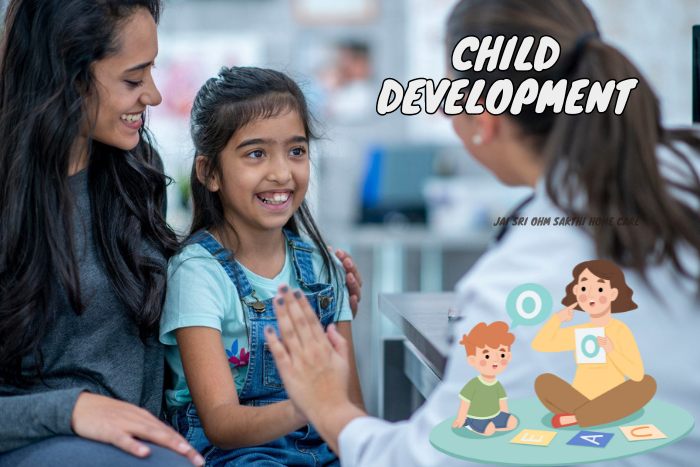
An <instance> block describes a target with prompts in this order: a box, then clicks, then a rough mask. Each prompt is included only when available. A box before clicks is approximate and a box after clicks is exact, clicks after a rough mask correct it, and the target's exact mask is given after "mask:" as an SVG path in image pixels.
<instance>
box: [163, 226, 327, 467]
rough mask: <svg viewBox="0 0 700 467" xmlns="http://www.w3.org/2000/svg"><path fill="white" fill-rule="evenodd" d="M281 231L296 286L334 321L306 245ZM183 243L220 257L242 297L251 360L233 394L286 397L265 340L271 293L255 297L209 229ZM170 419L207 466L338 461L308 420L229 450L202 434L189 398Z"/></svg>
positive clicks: (253, 399) (247, 401)
mask: <svg viewBox="0 0 700 467" xmlns="http://www.w3.org/2000/svg"><path fill="white" fill-rule="evenodd" d="M284 234H285V237H286V240H287V244H288V245H289V248H288V254H289V253H290V252H291V255H292V264H293V267H294V272H295V275H296V279H297V281H298V282H299V284H300V285H301V291H302V292H303V293H304V295H305V296H306V299H307V300H308V302H309V303H310V304H311V307H312V308H313V310H314V311H315V312H316V315H317V316H318V317H319V320H320V321H321V324H322V325H323V327H324V328H325V327H327V326H328V325H329V324H330V323H332V322H333V320H334V316H335V302H336V300H335V294H334V291H333V287H332V286H331V285H330V284H322V283H319V282H317V279H316V275H315V274H314V270H313V263H312V261H311V258H312V254H313V249H312V248H311V246H309V245H308V244H306V243H304V242H302V241H301V239H300V238H299V237H298V236H296V235H295V234H293V233H292V232H290V231H287V230H285V231H284ZM188 243H199V244H200V245H201V246H203V247H204V248H205V249H206V250H207V251H208V252H209V253H210V254H211V255H212V256H214V257H215V258H216V259H217V260H218V261H219V263H220V264H221V265H222V266H223V268H224V270H225V271H226V274H227V275H228V277H229V278H230V279H231V280H232V281H233V284H234V285H235V286H236V289H237V290H238V295H239V297H241V302H242V304H243V309H244V310H245V313H246V322H247V325H248V336H249V340H250V342H249V344H250V347H249V348H250V361H249V363H248V371H247V375H246V379H245V383H244V384H243V387H242V388H241V389H240V391H239V394H238V399H239V401H240V404H241V405H248V406H263V405H267V404H272V403H274V402H279V401H283V400H286V399H288V397H287V393H286V391H285V390H284V386H283V384H282V380H281V378H280V375H279V373H278V372H277V367H276V366H275V362H274V360H273V358H272V354H271V353H270V350H269V349H268V347H267V343H266V342H265V334H264V329H265V326H268V325H269V326H273V327H274V328H275V330H277V329H278V327H277V320H276V318H275V314H274V311H273V308H272V301H273V299H272V298H270V299H268V300H264V301H260V300H258V297H256V296H255V295H254V289H253V287H252V286H251V285H250V282H249V281H248V278H247V277H246V275H245V273H244V272H243V269H242V268H241V266H240V265H239V264H238V262H236V261H235V260H233V259H232V258H231V256H230V254H229V253H228V252H227V251H226V250H225V249H224V248H223V247H222V246H221V245H220V244H219V242H218V241H217V240H216V239H215V238H214V237H213V236H212V235H211V234H210V233H209V232H207V231H200V232H198V233H196V234H194V236H193V237H192V238H191V239H190V241H189V242H188ZM172 424H173V426H174V427H175V429H176V430H178V431H179V432H180V434H182V435H183V436H184V437H185V438H186V439H187V441H188V442H189V443H190V444H192V446H193V447H194V448H195V449H197V450H198V451H199V452H200V453H201V454H202V455H203V456H204V458H205V460H206V465H207V466H227V467H228V466H249V465H255V466H258V465H260V466H268V465H269V466H273V465H304V466H320V465H324V466H325V465H340V463H339V461H338V458H337V457H336V456H335V454H334V453H333V452H332V451H331V450H330V449H329V448H328V446H327V445H326V444H325V442H324V441H323V440H322V439H321V437H320V436H319V434H318V433H317V432H316V430H315V429H314V427H313V426H311V425H310V424H307V425H306V426H305V427H302V428H300V429H299V430H296V431H293V432H291V433H289V434H287V435H285V436H282V437H280V438H278V439H276V440H273V441H271V442H269V443H266V444H263V445H259V446H251V447H244V448H237V449H232V450H223V449H219V448H217V447H215V446H213V445H212V443H211V442H210V441H209V440H208V439H207V437H206V435H205V434H204V429H203V428H202V424H201V422H200V420H199V417H198V415H197V411H196V409H195V407H194V403H192V402H190V403H189V404H187V405H186V406H184V407H181V408H180V409H178V410H177V412H175V413H174V414H173V416H172Z"/></svg>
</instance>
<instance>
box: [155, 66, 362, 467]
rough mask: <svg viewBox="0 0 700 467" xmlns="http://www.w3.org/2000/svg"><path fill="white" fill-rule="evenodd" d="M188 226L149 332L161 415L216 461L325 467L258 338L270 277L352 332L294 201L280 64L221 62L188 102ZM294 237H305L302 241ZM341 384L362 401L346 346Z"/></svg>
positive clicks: (300, 205) (299, 123)
mask: <svg viewBox="0 0 700 467" xmlns="http://www.w3.org/2000/svg"><path fill="white" fill-rule="evenodd" d="M192 137H193V140H194V146H195V150H196V157H195V161H194V165H193V170H192V180H191V183H192V192H193V202H194V220H193V225H192V228H191V235H190V238H189V240H188V242H187V246H185V247H184V248H183V249H182V250H181V251H180V253H179V254H178V255H177V256H176V257H174V258H173V259H172V260H171V262H170V265H169V282H168V291H167V296H166V302H165V310H164V316H163V319H162V321H161V331H160V333H161V341H162V342H163V343H165V344H166V345H168V346H169V347H168V349H167V350H166V357H167V360H168V363H169V365H170V367H171V368H172V370H173V374H174V382H173V389H172V390H170V391H167V393H166V398H167V402H168V406H169V408H170V410H171V412H172V413H173V417H172V420H173V424H174V426H175V427H176V428H177V429H178V430H179V431H180V432H181V433H182V434H183V435H186V436H187V439H188V440H189V441H190V442H191V443H192V444H193V446H195V448H197V449H198V450H199V451H200V452H201V453H202V454H204V455H205V457H206V459H207V461H208V462H211V463H213V464H216V465H219V463H221V464H222V465H223V464H224V463H225V464H226V465H239V464H240V465H252V464H253V463H255V462H259V461H263V460H266V461H268V462H270V463H272V464H280V465H318V464H317V463H320V464H321V465H330V464H334V463H337V458H336V456H335V455H334V454H333V453H332V452H331V451H330V450H329V448H328V446H327V445H326V444H325V443H324V442H323V441H322V440H321V438H320V437H319V435H318V433H317V432H316V431H315V429H314V428H313V427H312V426H311V425H309V424H308V422H307V420H306V418H305V417H304V416H302V415H301V413H300V412H298V411H297V410H296V408H295V406H294V405H293V404H292V403H291V402H290V401H289V400H288V399H287V395H286V392H285V389H284V386H283V384H282V381H281V379H280V376H279V374H278V372H277V368H276V367H275V364H274V362H273V359H272V355H271V354H270V352H269V350H268V349H267V345H266V344H265V338H264V333H263V331H264V328H265V326H267V325H272V326H276V320H275V316H274V312H273V307H272V299H273V297H274V296H275V295H276V293H277V291H278V287H280V286H281V285H282V284H289V285H290V286H292V287H294V288H298V289H300V290H301V291H303V294H304V295H305V296H306V298H307V300H308V301H309V302H310V303H311V304H312V306H313V308H314V311H315V313H316V317H317V318H318V319H319V320H320V322H321V323H322V324H323V326H324V327H326V326H328V325H330V324H331V323H337V329H338V331H339V332H340V333H341V334H343V335H344V336H345V337H346V338H347V339H351V331H350V320H351V319H352V314H351V311H350V303H349V300H348V297H347V292H346V289H345V284H344V280H343V275H342V274H341V269H340V268H339V265H337V264H336V263H335V262H334V261H333V260H332V257H331V255H330V254H329V253H328V251H327V248H326V246H325V244H324V242H323V240H322V238H321V235H320V234H319V232H318V229H317V227H316V225H315V223H314V221H313V219H312V217H311V214H310V212H309V209H308V207H307V205H306V202H305V201H304V197H305V195H306V191H307V188H308V184H309V170H310V167H309V141H310V139H311V137H312V132H311V129H310V125H309V114H308V110H307V106H306V102H305V100H304V96H303V94H302V93H301V91H300V89H299V88H298V86H297V85H296V84H295V83H294V82H293V81H292V80H291V79H289V78H288V77H287V76H285V75H284V74H282V73H279V72H276V71H273V70H265V69H259V68H238V67H234V68H230V69H229V68H224V69H222V71H221V72H220V73H219V75H218V76H217V77H215V78H211V79H210V80H208V81H207V82H206V83H205V84H204V86H203V87H202V88H201V89H200V91H199V93H198V94H197V97H196V99H195V102H194V106H193V109H192ZM302 235H303V236H304V237H302ZM348 364H349V365H350V367H351V368H352V372H351V373H352V378H350V383H349V386H350V387H349V391H350V393H351V394H352V395H353V400H354V402H355V403H356V404H357V405H360V406H361V405H362V397H361V394H360V387H359V382H358V379H357V372H356V370H355V362H354V357H353V355H352V352H350V354H349V357H348Z"/></svg>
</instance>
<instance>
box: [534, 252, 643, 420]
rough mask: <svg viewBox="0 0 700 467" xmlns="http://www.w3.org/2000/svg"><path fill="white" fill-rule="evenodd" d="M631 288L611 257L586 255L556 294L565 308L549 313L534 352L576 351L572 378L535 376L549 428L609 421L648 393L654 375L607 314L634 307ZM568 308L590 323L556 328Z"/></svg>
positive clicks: (628, 334)
mask: <svg viewBox="0 0 700 467" xmlns="http://www.w3.org/2000/svg"><path fill="white" fill-rule="evenodd" d="M632 293H633V292H632V289H630V288H629V287H628V286H627V284H626V283H625V276H624V274H623V272H622V270H621V269H620V268H619V267H618V266H617V265H616V264H615V263H613V262H611V261H607V260H592V261H586V262H583V263H580V264H578V265H577V266H576V267H575V268H574V270H573V280H572V282H571V283H570V284H569V285H567V287H566V297H564V299H563V300H562V303H563V304H564V305H566V308H564V309H562V310H560V311H559V312H557V313H555V314H553V315H552V317H551V318H550V319H549V320H548V321H547V322H546V323H545V324H544V325H543V326H542V329H540V331H539V333H538V334H537V335H536V336H535V338H534V340H533V341H532V348H533V349H535V350H537V351H539V352H565V351H575V352H576V363H577V367H576V374H575V376H574V381H573V383H572V384H569V383H567V382H566V381H564V380H562V379H561V378H559V377H558V376H555V375H553V374H550V373H547V374H543V375H540V376H538V377H537V379H536V381H535V392H536V393H537V397H538V398H539V400H540V401H541V402H542V404H543V405H544V406H545V407H546V408H547V409H549V410H550V411H551V412H552V413H554V417H553V418H552V422H551V423H552V426H553V427H554V428H560V427H564V426H572V425H579V426H581V427H589V426H594V425H602V424H605V423H610V422H613V421H616V420H619V419H621V418H623V417H626V416H627V415H630V414H632V413H634V412H636V411H638V410H639V409H641V408H642V407H644V406H645V405H646V404H647V402H649V401H650V400H651V398H652V397H653V396H654V394H655V392H656V381H655V380H654V378H652V377H651V376H649V375H645V374H644V365H643V363H642V357H641V355H640V354H639V350H638V349H637V343H636V342H635V340H634V336H633V335H632V332H631V331H630V330H629V328H628V327H627V326H626V325H625V324H624V323H623V322H622V321H619V320H617V319H613V318H612V313H623V312H626V311H630V310H634V309H635V308H637V304H636V303H634V301H632ZM574 310H582V311H585V312H586V313H588V316H589V318H590V323H587V324H582V325H576V326H569V327H564V328H562V327H561V325H562V324H563V323H565V322H568V321H571V319H572V318H573V314H574Z"/></svg>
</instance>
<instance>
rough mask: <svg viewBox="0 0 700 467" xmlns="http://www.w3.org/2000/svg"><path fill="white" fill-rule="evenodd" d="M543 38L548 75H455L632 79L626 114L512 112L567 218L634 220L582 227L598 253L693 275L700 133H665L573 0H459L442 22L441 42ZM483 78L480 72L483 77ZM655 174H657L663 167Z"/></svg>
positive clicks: (631, 69) (618, 56)
mask: <svg viewBox="0 0 700 467" xmlns="http://www.w3.org/2000/svg"><path fill="white" fill-rule="evenodd" d="M495 34H503V35H506V36H512V35H523V34H527V35H533V36H535V37H536V38H539V37H542V36H545V35H546V36H551V37H553V38H555V39H556V40H557V41H558V42H559V44H560V46H561V56H560V58H559V60H558V61H557V64H555V66H554V67H552V68H551V70H550V72H549V73H541V74H539V75H538V74H537V73H526V72H522V71H514V70H505V71H499V70H496V71H494V72H492V73H478V72H474V71H471V70H470V71H468V72H462V73H459V76H458V77H460V78H468V79H471V80H473V79H475V78H476V77H477V76H476V75H477V74H478V75H479V76H478V78H481V79H486V81H487V86H488V85H489V84H490V83H492V82H493V81H495V80H497V79H504V78H505V79H510V80H512V81H513V82H514V83H516V84H517V83H520V82H522V81H524V80H525V79H528V78H535V79H537V80H538V81H543V80H545V79H567V80H568V81H569V82H571V81H574V80H577V79H583V78H585V79H588V80H590V81H591V82H595V81H600V82H602V83H605V82H607V81H609V80H624V79H627V78H631V77H634V78H638V79H639V82H638V84H637V87H636V88H635V89H634V90H633V91H632V92H631V93H630V95H629V100H628V102H627V106H626V108H625V110H624V112H623V113H622V114H621V115H615V113H614V112H613V109H614V105H611V106H610V107H609V108H608V109H607V111H605V112H597V111H596V112H592V113H588V114H586V113H581V114H578V115H566V114H564V113H560V114H555V113H553V112H546V113H539V114H538V113H535V112H534V108H533V107H534V106H532V105H531V106H529V108H527V107H525V108H524V109H523V112H521V113H520V114H518V115H510V116H509V117H510V118H512V119H513V120H514V121H515V122H516V123H517V124H518V126H519V127H520V128H521V129H522V132H523V141H524V143H526V144H531V145H532V146H533V148H534V149H535V151H536V152H537V153H539V154H541V156H542V157H544V158H545V167H546V189H547V192H548V194H549V196H550V197H551V198H552V200H553V201H554V203H555V204H556V205H557V206H559V207H560V208H561V209H562V210H563V211H564V212H565V213H566V214H567V215H570V216H586V217H588V218H591V217H600V218H613V219H620V218H623V219H628V220H630V221H633V222H634V223H635V225H633V226H629V225H617V222H613V225H609V224H605V225H598V226H590V227H589V226H587V228H589V229H590V233H591V235H592V236H593V238H594V241H595V245H596V249H597V254H598V256H599V257H601V258H609V259H612V260H614V261H615V262H616V263H618V264H620V265H623V266H626V267H630V268H632V269H634V270H636V271H638V272H639V273H641V274H642V276H644V269H645V268H646V266H648V265H650V264H656V263H659V262H661V261H667V260H668V261H671V263H672V264H673V266H674V268H675V269H676V270H677V271H679V272H680V273H682V274H684V275H686V276H691V275H692V274H694V272H693V271H689V270H688V269H687V267H686V266H684V264H683V262H682V261H681V258H680V255H679V248H678V247H679V246H681V245H682V246H689V247H691V248H692V250H694V252H695V254H698V253H699V252H700V214H699V213H698V205H699V204H700V178H699V177H698V173H697V167H698V166H699V165H700V164H698V154H700V138H699V135H698V133H697V132H694V131H692V130H676V131H669V130H665V129H664V128H663V127H662V126H661V115H660V110H659V103H658V100H657V98H656V96H655V95H654V92H653V91H652V90H651V88H650V86H649V84H648V83H647V81H646V80H645V78H644V77H643V76H642V74H641V73H640V72H639V70H638V69H637V68H636V67H635V66H634V65H633V64H632V63H631V62H630V61H629V60H628V59H627V58H626V57H625V56H624V55H623V54H622V53H620V52H619V51H618V50H617V49H615V48H614V47H612V46H611V45H609V44H607V43H606V42H604V41H603V40H602V39H601V38H600V36H599V33H598V29H597V26H596V24H595V21H594V20H593V17H592V16H591V13H590V11H589V10H588V9H587V8H586V6H585V5H584V4H583V2H581V1H580V0H541V1H537V2H531V1H527V0H491V1H487V2H485V1H479V0H463V1H461V2H460V3H459V4H458V5H457V6H456V7H455V8H454V10H453V11H452V13H451V15H450V19H449V20H448V47H449V45H451V44H455V43H456V42H457V41H458V40H459V39H460V38H462V37H465V36H467V35H475V36H486V35H495ZM485 75H486V76H485ZM662 171H663V173H662Z"/></svg>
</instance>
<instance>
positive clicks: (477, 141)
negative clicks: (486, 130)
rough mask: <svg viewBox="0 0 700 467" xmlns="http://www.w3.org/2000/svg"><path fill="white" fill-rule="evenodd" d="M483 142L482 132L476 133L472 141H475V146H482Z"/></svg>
mask: <svg viewBox="0 0 700 467" xmlns="http://www.w3.org/2000/svg"><path fill="white" fill-rule="evenodd" d="M483 142H484V138H483V137H482V136H481V133H476V134H475V135H474V136H472V143H474V145H475V146H480V145H481V143H483Z"/></svg>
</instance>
